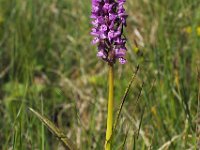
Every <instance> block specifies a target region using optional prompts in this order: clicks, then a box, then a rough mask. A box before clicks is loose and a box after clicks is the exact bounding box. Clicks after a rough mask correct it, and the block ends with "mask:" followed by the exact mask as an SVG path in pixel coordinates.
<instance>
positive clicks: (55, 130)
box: [29, 108, 77, 150]
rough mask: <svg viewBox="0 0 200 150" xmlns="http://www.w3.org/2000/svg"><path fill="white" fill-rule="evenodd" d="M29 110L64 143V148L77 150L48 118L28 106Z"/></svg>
mask: <svg viewBox="0 0 200 150" xmlns="http://www.w3.org/2000/svg"><path fill="white" fill-rule="evenodd" d="M29 110H30V111H31V112H32V113H33V114H34V115H36V116H37V118H38V119H40V121H42V123H43V124H44V125H45V126H46V127H47V128H48V129H49V130H50V131H51V132H52V133H53V134H54V135H55V136H56V137H57V138H58V139H59V140H60V141H61V142H62V143H63V144H64V146H65V147H66V148H68V149H69V150H77V148H76V147H75V145H74V144H73V143H72V141H71V140H70V139H69V138H68V137H67V136H66V135H65V134H64V133H63V132H62V131H61V130H60V129H59V128H57V127H56V126H55V125H54V123H53V122H51V121H50V120H49V119H47V118H46V117H45V116H43V115H41V114H40V113H38V112H37V111H35V110H34V109H32V108H29Z"/></svg>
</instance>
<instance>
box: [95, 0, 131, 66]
mask: <svg viewBox="0 0 200 150" xmlns="http://www.w3.org/2000/svg"><path fill="white" fill-rule="evenodd" d="M125 2H126V0H92V14H91V18H92V22H91V23H92V25H93V28H92V31H91V35H93V36H94V39H93V40H92V44H98V53H97V56H98V57H100V58H102V59H103V60H104V61H107V62H109V63H115V61H116V59H119V62H120V63H121V64H125V63H126V59H125V58H124V57H125V54H126V51H127V49H126V47H125V44H126V38H125V37H124V36H123V28H124V27H125V26H126V18H127V16H128V15H127V14H126V12H125V9H124V3H125Z"/></svg>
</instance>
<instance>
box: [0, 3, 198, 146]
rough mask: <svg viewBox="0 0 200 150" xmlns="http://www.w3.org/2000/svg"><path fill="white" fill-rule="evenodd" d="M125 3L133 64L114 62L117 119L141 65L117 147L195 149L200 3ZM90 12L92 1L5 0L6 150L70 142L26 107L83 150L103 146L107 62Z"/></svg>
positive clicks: (1, 67) (0, 93)
mask: <svg viewBox="0 0 200 150" xmlns="http://www.w3.org/2000/svg"><path fill="white" fill-rule="evenodd" d="M126 7H127V10H128V14H129V18H128V27H127V29H126V36H127V38H128V54H127V59H128V63H127V64H126V65H120V64H118V63H117V64H116V65H115V93H116V94H115V97H114V98H115V116H117V110H118V108H119V106H120V103H121V99H122V97H123V94H124V92H125V89H126V88H127V86H128V84H129V81H130V79H131V76H132V74H133V72H134V71H135V68H136V66H137V65H138V64H139V66H140V70H139V72H138V74H137V76H136V78H135V80H134V82H133V86H132V88H131V89H130V91H129V95H128V96H127V99H126V101H125V103H124V106H123V109H122V110H121V114H120V116H119V121H118V124H117V127H116V129H117V130H116V133H115V137H114V139H113V146H114V149H120V148H121V147H123V148H124V149H128V150H129V149H136V150H137V149H138V150H140V149H148V148H149V147H152V149H159V148H160V149H167V148H168V149H177V150H180V149H195V145H196V141H195V140H196V138H195V136H196V135H195V132H196V131H195V122H196V119H197V118H196V116H197V115H196V114H197V99H198V98H197V97H198V88H199V87H198V86H199V83H198V81H197V70H198V68H200V61H199V58H200V53H199V50H200V35H199V33H198V30H197V29H198V28H200V11H199V10H200V2H199V1H198V0H176V1H167V0H162V1H161V0H154V1H150V0H142V1H140V0H127V4H126ZM89 16H90V1H84V0H76V2H75V1H72V0H45V1H42V0H0V115H1V119H0V149H3V150H4V149H11V148H13V149H15V150H28V149H45V150H46V149H47V150H48V149H49V150H50V149H59V148H63V147H62V145H61V144H60V143H59V141H58V140H56V137H54V136H53V135H52V134H51V133H50V132H49V131H48V130H47V129H46V128H43V126H42V125H41V122H40V121H39V120H38V119H36V117H33V115H32V114H31V113H30V112H29V111H28V109H27V108H28V107H31V108H34V109H36V110H40V112H42V111H43V113H44V114H45V115H46V116H48V118H50V120H52V121H53V122H54V124H56V126H58V127H59V128H60V129H62V130H64V132H65V133H67V137H69V138H70V139H71V140H72V141H73V142H74V143H76V145H77V147H78V148H79V149H83V150H84V149H87V150H88V149H97V150H98V149H103V147H104V139H105V130H106V108H107V100H106V99H107V82H108V80H107V65H105V63H103V62H101V61H100V60H98V58H97V57H96V51H97V50H96V47H94V46H92V45H91V44H90V43H91V36H90V35H89V33H90V27H91V26H90V21H91V20H90V18H89ZM134 41H135V42H134ZM136 43H137V44H136ZM143 82H144V85H143ZM142 85H143V86H142ZM141 86H142V87H143V88H142V92H141ZM140 92H141V95H140V97H139V99H138V95H139V94H140ZM43 105H44V106H43ZM144 107H145V111H144V114H143V110H144ZM141 118H142V122H141ZM139 128H140V132H139V135H138V136H137V134H138V130H139Z"/></svg>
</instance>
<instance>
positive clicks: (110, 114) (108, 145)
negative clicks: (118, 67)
mask: <svg viewBox="0 0 200 150" xmlns="http://www.w3.org/2000/svg"><path fill="white" fill-rule="evenodd" d="M113 68H114V67H113V64H109V76H108V80H109V92H108V115H107V130H106V143H105V150H110V149H111V136H112V127H113V89H114V71H113V70H114V69H113Z"/></svg>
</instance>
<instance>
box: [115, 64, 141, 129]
mask: <svg viewBox="0 0 200 150" xmlns="http://www.w3.org/2000/svg"><path fill="white" fill-rule="evenodd" d="M138 70H139V65H138V66H137V68H136V71H135V73H134V74H133V76H132V78H131V81H130V82H129V85H128V87H127V88H126V91H125V94H124V96H123V98H122V102H121V104H120V107H119V111H118V113H117V118H116V120H115V124H114V128H113V131H115V129H116V126H117V123H118V120H119V116H120V114H121V111H122V108H123V106H124V102H125V100H126V97H127V95H128V93H129V90H130V88H131V85H132V83H133V81H134V79H135V77H136V75H137V73H138Z"/></svg>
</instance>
